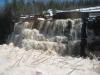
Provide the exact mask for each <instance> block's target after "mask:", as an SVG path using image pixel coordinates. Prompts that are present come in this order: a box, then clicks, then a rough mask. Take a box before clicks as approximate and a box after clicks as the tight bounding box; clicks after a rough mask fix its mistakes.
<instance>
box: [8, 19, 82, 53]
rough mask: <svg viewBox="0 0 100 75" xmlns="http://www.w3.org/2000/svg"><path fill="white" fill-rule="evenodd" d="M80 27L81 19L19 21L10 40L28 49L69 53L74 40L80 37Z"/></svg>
mask: <svg viewBox="0 0 100 75" xmlns="http://www.w3.org/2000/svg"><path fill="white" fill-rule="evenodd" d="M80 29H81V20H80V19H73V20H71V19H65V20H64V19H61V20H53V21H47V20H38V21H33V23H31V22H18V23H16V24H15V27H14V32H13V33H12V35H10V37H11V38H10V39H9V42H14V44H15V45H17V46H19V47H25V48H26V49H36V50H53V51H56V52H58V53H60V54H62V53H65V52H66V53H68V51H71V50H70V49H69V47H70V48H72V47H71V46H72V45H73V43H72V42H73V41H75V40H79V39H80ZM69 41H71V42H69ZM68 44H69V45H68ZM71 44H72V45H71ZM68 49H69V50H68Z"/></svg>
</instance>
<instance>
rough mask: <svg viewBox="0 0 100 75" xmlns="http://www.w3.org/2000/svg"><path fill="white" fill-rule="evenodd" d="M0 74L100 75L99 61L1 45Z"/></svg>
mask: <svg viewBox="0 0 100 75" xmlns="http://www.w3.org/2000/svg"><path fill="white" fill-rule="evenodd" d="M0 75H100V61H97V60H89V59H88V58H87V59H83V58H72V57H69V56H66V57H61V56H59V55H57V54H56V53H55V52H53V51H50V50H48V51H46V52H44V51H41V50H33V49H31V50H27V51H26V50H24V49H23V48H21V49H20V48H18V47H14V46H13V44H9V45H1V46H0Z"/></svg>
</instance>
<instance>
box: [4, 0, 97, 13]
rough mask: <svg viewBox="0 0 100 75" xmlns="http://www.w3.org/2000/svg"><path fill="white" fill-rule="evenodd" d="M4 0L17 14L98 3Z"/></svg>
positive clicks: (74, 0)
mask: <svg viewBox="0 0 100 75" xmlns="http://www.w3.org/2000/svg"><path fill="white" fill-rule="evenodd" d="M5 1H6V6H7V7H11V8H12V9H13V11H15V12H16V13H17V14H31V13H42V12H43V11H44V10H48V9H54V10H56V9H58V10H67V9H74V8H80V7H90V6H96V5H98V2H97V0H73V1H72V2H71V1H70V0H63V1H62V0H48V1H47V2H44V1H40V0H12V2H10V3H9V2H8V0H5Z"/></svg>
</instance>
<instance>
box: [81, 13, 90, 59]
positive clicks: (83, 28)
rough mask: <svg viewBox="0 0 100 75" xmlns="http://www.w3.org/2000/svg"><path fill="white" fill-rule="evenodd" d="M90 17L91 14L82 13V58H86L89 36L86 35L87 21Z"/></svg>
mask: <svg viewBox="0 0 100 75" xmlns="http://www.w3.org/2000/svg"><path fill="white" fill-rule="evenodd" d="M88 17H89V13H86V12H84V13H82V14H81V18H82V22H83V24H82V28H81V43H80V56H81V57H86V53H85V49H86V47H87V34H86V26H87V25H86V21H87V18H88Z"/></svg>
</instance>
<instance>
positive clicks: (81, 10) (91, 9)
mask: <svg viewBox="0 0 100 75" xmlns="http://www.w3.org/2000/svg"><path fill="white" fill-rule="evenodd" d="M56 12H57V13H60V12H100V6H96V7H88V8H79V9H73V10H66V11H64V10H56Z"/></svg>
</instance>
